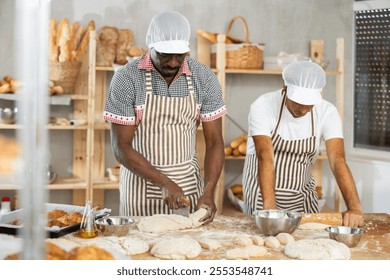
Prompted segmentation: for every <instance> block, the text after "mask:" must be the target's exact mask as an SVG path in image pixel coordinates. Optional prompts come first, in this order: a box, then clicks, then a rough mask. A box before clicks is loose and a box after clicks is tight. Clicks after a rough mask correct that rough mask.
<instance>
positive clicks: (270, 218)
mask: <svg viewBox="0 0 390 280" xmlns="http://www.w3.org/2000/svg"><path fill="white" fill-rule="evenodd" d="M253 216H254V218H255V222H256V226H257V227H258V228H259V229H260V233H262V234H266V235H273V236H275V235H277V234H279V233H281V232H286V233H293V232H294V231H295V230H296V229H297V227H298V226H299V223H300V222H301V218H302V215H301V214H300V213H298V212H294V211H288V210H260V211H255V212H254V214H253Z"/></svg>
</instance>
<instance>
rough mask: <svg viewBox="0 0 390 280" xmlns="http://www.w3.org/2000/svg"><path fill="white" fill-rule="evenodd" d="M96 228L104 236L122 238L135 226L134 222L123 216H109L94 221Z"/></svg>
mask: <svg viewBox="0 0 390 280" xmlns="http://www.w3.org/2000/svg"><path fill="white" fill-rule="evenodd" d="M95 223H96V227H97V228H98V229H99V230H101V232H102V233H103V234H104V235H106V236H110V235H115V236H124V235H127V233H128V232H129V230H130V228H132V227H133V226H134V225H135V222H134V220H133V219H131V218H130V217H125V216H109V217H103V218H99V219H97V220H96V221H95Z"/></svg>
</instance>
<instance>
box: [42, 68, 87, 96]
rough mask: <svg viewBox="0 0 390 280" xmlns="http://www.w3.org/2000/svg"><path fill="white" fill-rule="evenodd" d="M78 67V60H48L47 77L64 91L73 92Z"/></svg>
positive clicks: (78, 70)
mask: <svg viewBox="0 0 390 280" xmlns="http://www.w3.org/2000/svg"><path fill="white" fill-rule="evenodd" d="M80 67H81V62H80V61H67V62H50V64H49V79H50V80H52V81H53V82H54V83H55V84H56V85H59V86H62V88H63V89H64V93H66V94H71V93H74V91H75V85H76V80H77V77H78V75H79V72H80Z"/></svg>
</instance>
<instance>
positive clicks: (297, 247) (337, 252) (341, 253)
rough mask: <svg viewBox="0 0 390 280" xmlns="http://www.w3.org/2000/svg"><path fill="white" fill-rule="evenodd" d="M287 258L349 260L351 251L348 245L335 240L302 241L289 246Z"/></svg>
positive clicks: (287, 247)
mask: <svg viewBox="0 0 390 280" xmlns="http://www.w3.org/2000/svg"><path fill="white" fill-rule="evenodd" d="M284 254H285V255H286V256H287V257H290V258H293V259H301V260H348V259H349V258H350V257H351V251H350V250H349V248H348V247H347V245H345V244H343V243H340V242H337V241H336V240H333V239H326V238H318V239H302V240H298V241H295V242H292V243H290V244H287V245H286V247H285V249H284Z"/></svg>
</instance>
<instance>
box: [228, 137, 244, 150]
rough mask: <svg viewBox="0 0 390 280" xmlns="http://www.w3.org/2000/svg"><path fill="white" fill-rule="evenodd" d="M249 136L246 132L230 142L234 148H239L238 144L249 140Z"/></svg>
mask: <svg viewBox="0 0 390 280" xmlns="http://www.w3.org/2000/svg"><path fill="white" fill-rule="evenodd" d="M247 138H248V134H246V133H244V134H242V135H240V136H238V137H236V138H234V139H233V140H232V141H231V142H230V147H232V148H233V149H235V148H238V146H240V144H241V143H243V142H245V141H246V140H247Z"/></svg>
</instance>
